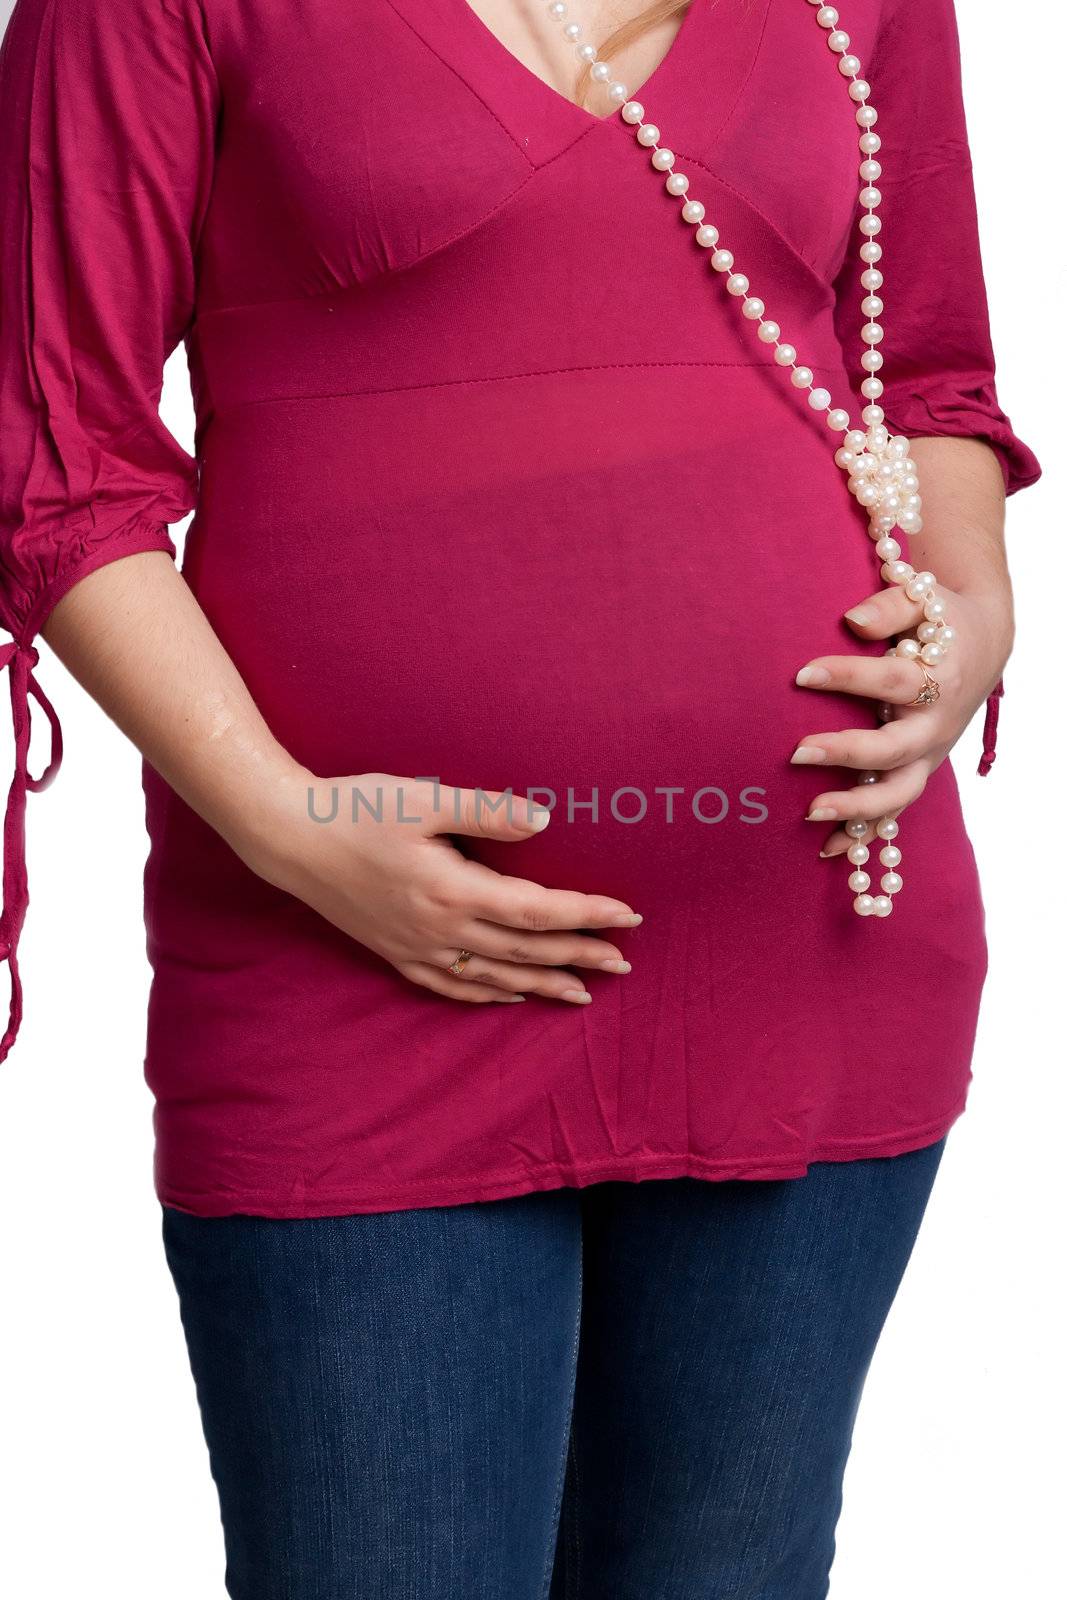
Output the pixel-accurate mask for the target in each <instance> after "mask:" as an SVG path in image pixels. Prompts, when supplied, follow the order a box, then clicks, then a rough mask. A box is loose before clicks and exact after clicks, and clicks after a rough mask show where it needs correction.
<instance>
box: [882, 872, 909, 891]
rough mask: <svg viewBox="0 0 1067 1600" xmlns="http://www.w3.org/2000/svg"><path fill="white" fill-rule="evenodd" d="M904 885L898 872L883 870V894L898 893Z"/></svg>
mask: <svg viewBox="0 0 1067 1600" xmlns="http://www.w3.org/2000/svg"><path fill="white" fill-rule="evenodd" d="M903 887H904V879H903V878H902V877H901V876H900V873H899V872H885V873H883V874H882V891H883V893H884V894H898V893H899V892H900V890H901V889H902V888H903Z"/></svg>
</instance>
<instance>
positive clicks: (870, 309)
mask: <svg viewBox="0 0 1067 1600" xmlns="http://www.w3.org/2000/svg"><path fill="white" fill-rule="evenodd" d="M860 310H861V311H862V312H863V315H864V316H865V317H880V316H881V315H882V312H883V311H884V310H885V301H884V300H881V299H879V297H878V296H877V295H876V294H869V295H867V296H865V298H864V299H863V300H861V302H860Z"/></svg>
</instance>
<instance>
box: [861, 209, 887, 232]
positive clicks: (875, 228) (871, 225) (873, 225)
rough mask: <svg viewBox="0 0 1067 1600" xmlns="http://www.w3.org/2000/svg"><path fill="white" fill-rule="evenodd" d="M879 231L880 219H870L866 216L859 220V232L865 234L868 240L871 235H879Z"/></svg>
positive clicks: (880, 227)
mask: <svg viewBox="0 0 1067 1600" xmlns="http://www.w3.org/2000/svg"><path fill="white" fill-rule="evenodd" d="M881 231H882V219H881V217H872V216H871V215H870V214H868V215H867V216H865V217H861V218H860V232H861V233H863V234H866V235H867V237H868V238H870V237H871V235H873V234H876V233H881Z"/></svg>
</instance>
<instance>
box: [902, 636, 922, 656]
mask: <svg viewBox="0 0 1067 1600" xmlns="http://www.w3.org/2000/svg"><path fill="white" fill-rule="evenodd" d="M919 650H920V645H919V641H918V639H901V641H900V643H899V644H898V645H897V655H898V656H900V657H901V658H902V659H903V660H905V661H914V659H915V657H916V656H917V655H918V654H919Z"/></svg>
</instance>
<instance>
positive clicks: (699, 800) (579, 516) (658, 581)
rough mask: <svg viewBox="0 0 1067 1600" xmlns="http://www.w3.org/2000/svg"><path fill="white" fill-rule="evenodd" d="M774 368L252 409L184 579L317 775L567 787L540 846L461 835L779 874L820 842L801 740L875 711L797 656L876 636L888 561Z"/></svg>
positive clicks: (561, 865) (671, 865) (545, 790)
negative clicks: (860, 613) (805, 673)
mask: <svg viewBox="0 0 1067 1600" xmlns="http://www.w3.org/2000/svg"><path fill="white" fill-rule="evenodd" d="M776 377H777V375H776V374H773V373H772V374H767V373H766V372H764V371H760V370H758V369H739V370H738V371H733V372H731V373H730V383H729V386H728V388H725V387H724V385H723V384H722V382H721V381H719V375H717V373H716V372H715V371H709V370H708V369H705V368H697V369H691V368H686V367H679V368H667V369H641V370H640V371H638V372H633V371H626V370H620V369H613V370H611V371H603V372H601V371H597V372H592V373H578V374H568V375H566V379H565V381H564V380H563V379H561V378H560V376H559V375H554V376H545V377H534V378H526V379H522V380H513V381H505V382H502V383H495V384H485V383H483V384H477V385H470V386H465V385H462V384H460V385H456V386H447V387H446V388H445V389H443V390H442V389H440V388H435V389H432V390H426V391H422V390H413V391H403V392H400V393H390V394H388V395H384V396H361V397H346V398H341V399H331V400H327V401H311V402H309V401H301V402H300V403H299V404H295V403H294V404H293V405H292V406H290V405H288V404H286V403H284V402H283V403H274V404H271V405H269V406H264V407H245V408H242V409H241V410H239V411H236V412H232V413H227V414H225V415H224V416H222V417H220V418H218V419H216V421H215V423H214V425H213V431H212V434H211V438H210V440H209V449H208V452H207V456H208V463H209V470H208V472H207V474H206V478H205V492H204V497H203V503H202V509H201V511H200V513H199V514H198V518H197V522H196V524H195V526H194V531H193V535H192V538H191V542H190V547H189V556H188V560H187V563H186V571H187V575H188V576H189V577H190V581H191V582H192V583H193V586H194V588H195V589H196V590H197V592H198V593H199V595H200V598H201V601H202V603H203V604H204V606H205V608H206V609H207V611H208V613H209V615H210V616H211V617H212V619H213V621H214V622H215V625H216V626H217V628H218V629H219V632H220V633H221V635H222V637H223V639H224V642H225V643H226V644H227V646H228V648H229V649H230V651H231V653H232V654H233V656H234V657H235V659H236V661H237V664H238V666H239V667H240V669H241V670H242V672H243V673H244V675H245V677H246V679H247V681H248V682H249V684H250V687H251V688H252V692H253V694H254V695H255V697H256V699H257V702H258V703H259V704H260V706H261V707H262V709H263V711H264V713H265V715H266V716H267V718H268V721H269V722H270V723H271V725H272V727H273V728H274V730H275V732H276V733H277V734H278V736H279V738H281V740H282V741H283V743H285V744H286V746H287V747H288V748H289V749H290V750H292V751H293V753H294V754H296V755H297V756H298V757H299V758H300V759H301V760H302V761H304V762H306V763H307V764H308V765H309V766H310V767H312V768H313V769H314V770H315V771H317V772H320V773H323V774H329V775H336V774H349V773H362V772H388V773H394V774H398V775H401V776H420V777H421V776H437V777H439V778H440V779H441V780H442V781H443V782H444V783H448V784H461V785H464V786H469V787H476V786H482V787H484V788H486V789H489V788H492V789H504V788H507V787H509V786H511V787H512V788H514V790H515V791H516V792H526V791H528V790H529V791H534V792H535V793H536V795H537V797H538V798H544V799H548V798H549V797H551V798H552V799H554V802H555V816H554V819H553V823H552V825H551V826H550V827H549V828H548V829H547V830H546V832H545V833H544V834H543V835H542V836H540V837H539V838H538V839H536V840H532V841H530V842H529V843H524V844H523V845H522V846H521V847H519V849H520V851H521V856H522V861H523V866H522V868H521V869H520V867H519V866H518V865H517V860H518V856H517V853H516V850H515V847H508V846H496V845H488V844H482V843H478V844H475V843H474V842H468V844H467V845H465V848H468V849H469V850H470V852H471V853H472V854H477V855H479V856H481V857H482V858H483V859H485V860H487V861H490V862H491V863H492V864H493V865H499V866H501V867H503V868H504V869H505V870H514V871H519V870H522V871H523V872H527V871H529V872H530V873H531V875H540V876H542V878H543V879H544V880H545V881H560V882H566V883H568V884H570V885H572V886H574V887H580V888H581V887H588V888H591V889H592V888H596V889H602V890H604V891H605V892H610V893H613V894H619V895H623V896H626V895H632V894H637V893H642V892H644V893H646V894H647V893H648V892H654V891H655V890H656V888H657V886H658V885H660V884H661V883H662V881H663V878H664V874H665V873H669V874H671V875H675V874H677V873H678V872H685V873H687V874H689V875H693V874H696V875H698V876H699V878H700V880H701V881H706V882H708V884H709V885H711V886H713V884H714V880H715V879H716V877H717V876H718V874H719V872H720V871H728V872H730V873H731V874H734V875H736V873H737V871H738V864H739V862H745V863H747V870H748V871H749V872H751V874H752V882H753V884H754V885H755V884H758V883H759V882H760V880H761V878H765V877H766V874H767V872H768V871H769V870H772V869H773V871H775V872H780V871H783V870H786V871H788V870H790V863H792V861H793V860H794V859H795V856H796V854H797V850H798V847H799V846H800V845H801V844H802V843H803V844H806V847H807V848H806V854H807V855H810V856H811V857H812V858H815V853H816V845H815V841H814V837H813V835H812V830H811V828H810V826H809V827H808V829H807V830H805V829H804V825H803V821H802V819H803V816H804V812H805V809H806V806H807V803H808V801H809V800H810V798H811V797H812V795H813V794H814V793H815V792H816V791H817V789H818V787H819V786H820V783H819V781H817V780H816V779H813V776H812V774H811V773H810V772H805V771H804V770H803V769H797V768H793V767H791V766H790V765H789V756H790V754H791V752H792V750H793V749H794V747H795V745H796V744H797V743H798V742H799V741H800V740H801V738H802V737H803V736H804V735H805V734H808V733H815V732H818V731H820V730H825V729H829V728H834V727H845V726H850V725H857V724H861V725H870V723H871V722H872V720H873V718H872V709H873V708H871V707H870V706H869V705H865V704H860V703H858V702H855V701H849V700H847V699H846V698H845V697H841V696H817V695H814V694H812V693H811V692H810V691H807V692H805V691H802V690H800V689H797V688H796V687H795V685H794V683H793V679H794V676H795V673H796V671H797V670H798V668H799V667H800V666H801V665H803V663H804V662H805V661H807V660H809V659H810V658H811V657H812V656H814V655H816V654H821V653H827V652H834V651H838V650H855V649H859V648H863V647H861V646H858V645H857V644H856V642H855V640H854V639H852V637H851V636H850V635H849V633H848V631H847V629H845V627H844V626H843V624H842V623H841V620H840V619H841V613H842V612H843V611H844V610H845V609H846V608H847V607H848V606H850V605H853V604H855V603H856V602H857V601H858V600H859V599H861V598H862V596H863V595H864V594H866V593H869V592H870V591H871V590H872V589H873V588H875V587H877V585H878V582H879V579H878V576H877V565H876V562H875V560H874V557H873V553H872V548H871V546H870V542H869V540H868V539H867V537H866V531H865V522H864V519H863V517H862V514H861V513H860V512H859V510H858V508H856V507H855V506H854V505H853V504H852V502H851V500H850V498H849V496H848V493H847V489H846V488H845V485H844V483H843V481H842V480H841V476H840V474H839V473H838V472H837V469H836V467H835V466H834V463H833V456H832V445H831V443H830V441H829V439H828V437H827V432H828V430H827V429H826V426H825V422H824V421H822V420H820V419H816V418H814V417H812V418H809V417H808V416H807V415H806V414H805V413H804V412H803V411H802V410H801V409H800V408H799V406H798V403H797V400H796V397H795V396H794V395H792V394H790V393H789V392H784V393H783V392H782V391H781V389H780V388H779V387H776V385H775V382H774V379H775V378H776ZM867 648H868V649H871V648H872V647H867ZM881 648H882V647H881V646H877V647H873V649H874V651H875V652H876V653H877V652H879V651H880V649H881ZM826 781H827V780H826V779H825V778H822V779H821V782H822V783H824V784H825V783H826ZM776 854H779V855H782V856H783V857H786V858H787V859H783V860H779V861H777V862H776V861H775V860H774V857H775V855H776ZM534 868H536V872H534Z"/></svg>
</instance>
